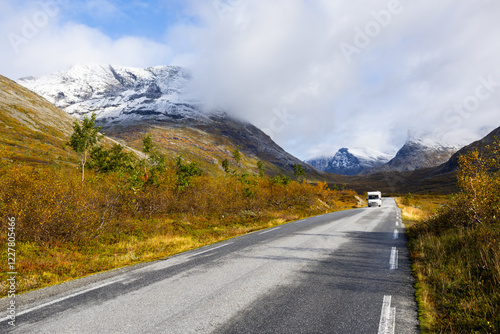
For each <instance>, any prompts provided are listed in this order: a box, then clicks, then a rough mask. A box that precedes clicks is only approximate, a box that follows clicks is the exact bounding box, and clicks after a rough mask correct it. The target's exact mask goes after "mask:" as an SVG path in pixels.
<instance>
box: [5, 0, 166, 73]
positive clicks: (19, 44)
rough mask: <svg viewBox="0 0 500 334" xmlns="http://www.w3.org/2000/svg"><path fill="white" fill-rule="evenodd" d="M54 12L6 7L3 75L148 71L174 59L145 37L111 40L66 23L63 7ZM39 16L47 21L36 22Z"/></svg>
mask: <svg viewBox="0 0 500 334" xmlns="http://www.w3.org/2000/svg"><path fill="white" fill-rule="evenodd" d="M54 3H55V2H54ZM51 8H52V11H51V12H49V11H48V10H47V9H45V8H44V7H43V6H40V5H33V6H30V7H28V8H26V9H25V10H24V11H19V10H14V8H13V7H8V6H6V8H5V9H6V11H5V12H3V13H2V14H3V15H2V20H1V21H0V22H2V23H0V31H2V32H4V34H3V35H4V37H5V38H4V39H2V40H0V47H1V49H2V50H3V52H2V53H1V54H0V62H1V64H2V65H0V66H1V73H2V74H3V75H5V76H8V77H11V78H13V79H17V78H19V77H21V76H28V75H34V76H36V75H43V74H47V73H50V72H53V71H56V70H60V69H64V68H67V67H69V66H71V65H73V64H75V63H82V62H95V63H110V64H117V65H126V66H137V67H144V66H152V65H161V64H165V63H166V62H168V60H169V59H170V58H171V57H172V52H171V50H170V48H169V47H168V46H167V45H165V44H162V43H158V42H154V41H152V40H148V39H146V38H142V37H134V36H125V37H122V38H119V39H114V40H113V39H111V38H110V37H109V36H107V35H105V34H104V33H102V32H101V31H100V30H98V29H95V28H90V27H88V26H86V25H84V24H79V23H74V22H65V23H62V22H61V20H60V13H61V12H62V11H63V9H64V8H63V7H61V8H59V7H56V6H54V7H51ZM37 17H40V18H46V20H42V19H39V20H38V21H37V19H36V18H37ZM4 19H5V20H4Z"/></svg>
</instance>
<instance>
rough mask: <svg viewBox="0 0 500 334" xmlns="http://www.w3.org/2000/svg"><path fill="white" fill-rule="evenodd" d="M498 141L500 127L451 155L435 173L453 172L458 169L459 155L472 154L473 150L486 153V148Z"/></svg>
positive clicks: (499, 138)
mask: <svg viewBox="0 0 500 334" xmlns="http://www.w3.org/2000/svg"><path fill="white" fill-rule="evenodd" d="M498 140H500V127H498V128H496V129H495V130H493V131H491V132H490V133H489V134H488V135H487V136H485V137H484V138H482V139H480V140H477V141H475V142H473V143H471V144H470V145H467V146H465V147H463V148H461V149H460V150H459V151H458V152H456V153H455V154H453V155H452V156H451V158H450V159H449V160H448V161H447V162H445V163H444V164H443V165H441V166H439V167H438V168H436V171H435V173H436V172H438V173H447V172H454V171H456V170H457V169H458V166H459V165H458V157H459V156H461V155H466V154H468V153H469V152H472V151H474V150H477V151H479V152H486V150H487V147H488V146H489V145H492V144H494V143H495V142H497V141H498Z"/></svg>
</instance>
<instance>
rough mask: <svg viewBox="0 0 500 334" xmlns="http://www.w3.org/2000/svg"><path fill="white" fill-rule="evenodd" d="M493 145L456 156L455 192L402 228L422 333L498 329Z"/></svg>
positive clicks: (499, 219)
mask: <svg viewBox="0 0 500 334" xmlns="http://www.w3.org/2000/svg"><path fill="white" fill-rule="evenodd" d="M498 147H499V146H498V144H497V145H496V146H495V147H493V148H492V149H490V150H487V151H485V152H483V153H482V154H481V153H479V152H477V151H474V152H471V153H470V154H468V155H465V156H462V157H460V159H459V162H460V168H459V171H458V174H457V180H458V185H459V186H460V189H461V191H460V193H458V194H456V195H455V196H453V197H452V198H451V200H450V203H449V204H448V205H447V206H444V207H443V208H442V209H441V210H440V211H439V212H438V213H437V214H434V215H433V216H431V217H430V218H428V219H426V220H424V221H422V222H420V223H417V224H414V225H412V226H411V227H410V228H409V230H408V235H409V237H410V251H411V257H412V261H413V266H414V273H415V275H416V277H417V287H418V296H419V297H418V298H419V302H420V307H421V309H423V310H426V312H425V313H422V314H421V324H422V331H423V332H424V333H444V332H446V333H499V332H500V317H499V316H498V315H499V314H500V197H499V192H500V173H499V172H498V169H499V167H500V166H499V165H498V157H499V154H498V149H497V148H498Z"/></svg>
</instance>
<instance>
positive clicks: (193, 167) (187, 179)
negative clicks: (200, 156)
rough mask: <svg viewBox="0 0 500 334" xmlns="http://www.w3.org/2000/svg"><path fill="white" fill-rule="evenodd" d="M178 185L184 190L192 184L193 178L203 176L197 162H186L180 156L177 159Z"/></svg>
mask: <svg viewBox="0 0 500 334" xmlns="http://www.w3.org/2000/svg"><path fill="white" fill-rule="evenodd" d="M176 172H177V187H178V188H179V189H180V190H182V189H184V188H186V187H188V186H190V185H191V178H192V177H194V176H201V174H202V170H201V168H200V167H199V166H198V164H197V163H196V162H190V163H188V164H185V163H184V162H183V161H182V158H181V157H180V156H179V157H177V160H176Z"/></svg>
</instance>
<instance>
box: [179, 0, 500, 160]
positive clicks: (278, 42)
mask: <svg viewBox="0 0 500 334" xmlns="http://www.w3.org/2000/svg"><path fill="white" fill-rule="evenodd" d="M192 4H193V11H194V12H195V13H196V14H197V15H198V17H200V18H201V23H200V24H199V25H198V26H197V27H195V28H192V27H191V29H184V31H183V33H184V34H187V35H189V39H190V40H192V41H193V45H196V46H197V47H196V48H197V51H198V56H199V58H198V59H197V61H196V62H195V63H194V64H193V68H194V70H195V76H196V77H197V78H198V80H199V87H200V90H201V91H202V92H203V93H204V94H205V96H206V98H207V100H208V101H211V102H212V103H213V105H224V106H225V107H226V108H228V109H229V110H232V111H233V112H234V113H235V114H236V115H239V116H241V117H244V118H246V119H248V120H250V121H251V122H253V123H255V124H256V125H258V126H259V127H261V128H267V129H268V130H269V129H271V131H270V134H271V135H272V136H273V138H274V139H276V140H277V141H278V143H280V144H281V145H282V146H283V147H284V148H285V149H287V150H289V151H291V152H292V153H294V154H296V155H298V156H299V157H301V158H309V157H311V156H312V155H316V154H317V152H318V147H331V148H332V149H337V148H340V147H344V146H346V147H354V146H369V147H371V148H374V149H378V150H382V151H386V152H387V151H391V152H393V151H394V150H395V149H397V148H399V147H400V146H401V145H402V144H403V143H404V141H405V139H406V136H407V132H408V130H412V131H413V132H414V133H421V134H426V135H429V134H430V135H432V136H435V137H437V138H438V139H443V140H448V141H453V142H457V141H460V142H463V143H467V141H469V140H471V139H477V138H478V137H479V136H481V135H484V132H485V129H490V130H491V129H492V128H494V127H497V126H500V119H498V120H497V117H495V113H498V110H497V108H498V102H499V100H500V94H499V93H500V87H494V91H493V92H491V94H490V95H489V96H488V98H487V99H483V100H481V101H479V102H480V103H479V104H478V105H477V106H474V110H472V111H471V112H469V113H468V114H465V113H464V115H466V116H463V115H460V114H456V113H453V108H454V105H455V104H457V103H464V101H467V100H466V99H467V97H470V96H471V94H472V96H474V92H475V90H476V89H477V86H478V85H480V82H481V80H482V79H481V78H488V77H489V76H492V77H493V78H494V81H495V82H500V68H498V66H497V60H498V58H499V55H500V45H499V44H498V43H497V42H496V32H497V31H498V29H499V28H500V23H499V22H498V20H497V19H496V17H495V16H496V13H498V12H499V10H500V4H499V3H497V2H494V1H489V0H480V1H477V2H474V3H470V2H462V3H460V4H457V3H456V1H451V0H444V1H440V2H439V3H435V2H434V1H430V0H422V1H418V2H412V1H404V0H401V1H397V0H378V1H362V2H345V1H331V0H328V1H327V0H324V1H314V2H311V1H305V0H281V1H279V0H278V1H272V2H270V1H264V0H252V1H249V0H234V1H223V0H216V1H214V2H212V3H211V4H210V5H207V4H206V2H201V1H193V3H192ZM214 4H217V6H214ZM388 14H390V15H389V16H388ZM346 44H349V45H351V46H353V47H355V48H356V52H354V53H352V54H349V56H350V57H347V58H350V59H347V58H346V55H345V52H343V49H342V48H341V46H342V45H346ZM193 48H195V47H193ZM349 60H350V61H349ZM276 110H278V111H279V110H286V111H287V113H288V114H291V115H293V117H288V119H287V120H286V121H285V122H283V123H282V124H278V125H277V124H276V123H277V121H276V120H277V116H276ZM450 110H451V111H450ZM278 119H279V117H278ZM485 126H486V128H485ZM273 128H274V129H275V130H276V131H273ZM327 153H330V152H327Z"/></svg>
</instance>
